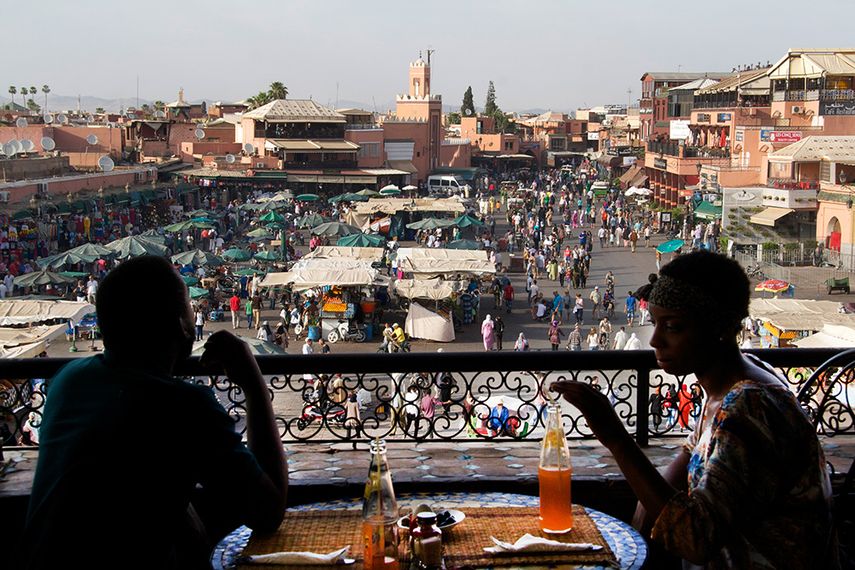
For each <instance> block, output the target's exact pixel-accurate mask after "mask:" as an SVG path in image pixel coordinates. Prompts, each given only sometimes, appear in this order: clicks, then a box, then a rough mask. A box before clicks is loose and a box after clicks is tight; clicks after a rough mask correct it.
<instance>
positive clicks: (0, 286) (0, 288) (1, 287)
mask: <svg viewBox="0 0 855 570" xmlns="http://www.w3.org/2000/svg"><path fill="white" fill-rule="evenodd" d="M7 292H8V289H6V284H5V283H3V282H2V281H0V299H5V298H6V293H7Z"/></svg>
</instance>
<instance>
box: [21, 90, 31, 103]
mask: <svg viewBox="0 0 855 570" xmlns="http://www.w3.org/2000/svg"><path fill="white" fill-rule="evenodd" d="M29 92H30V88H29V87H19V88H18V93H20V94H21V105H26V104H27V93H29Z"/></svg>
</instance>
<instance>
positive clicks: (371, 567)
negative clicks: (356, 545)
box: [362, 521, 398, 570]
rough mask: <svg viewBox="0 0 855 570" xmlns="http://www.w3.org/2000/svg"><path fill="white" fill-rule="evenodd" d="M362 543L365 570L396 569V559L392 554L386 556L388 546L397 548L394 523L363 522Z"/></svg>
mask: <svg viewBox="0 0 855 570" xmlns="http://www.w3.org/2000/svg"><path fill="white" fill-rule="evenodd" d="M362 544H363V553H362V554H363V568H364V569H365V570H398V560H397V559H396V558H393V557H392V556H386V550H387V549H388V548H397V536H396V532H395V525H394V524H392V525H384V524H383V523H382V522H378V523H373V522H369V521H365V522H363V523H362Z"/></svg>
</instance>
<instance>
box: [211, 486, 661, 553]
mask: <svg viewBox="0 0 855 570" xmlns="http://www.w3.org/2000/svg"><path fill="white" fill-rule="evenodd" d="M421 503H427V504H434V503H437V504H441V505H442V506H443V507H444V508H451V507H453V508H456V509H460V510H462V511H463V512H466V509H467V508H475V507H536V506H538V505H539V504H540V503H539V499H538V497H533V496H531V495H517V494H514V493H444V494H439V493H413V494H406V495H402V496H400V497H398V506H399V507H416V506H417V505H419V504H421ZM360 508H362V499H342V500H336V501H327V502H323V503H312V504H307V505H299V506H296V507H293V508H291V509H289V510H292V511H315V510H334V509H360ZM585 510H586V511H587V512H588V515H589V516H590V517H591V520H593V521H594V524H596V525H597V528H598V529H599V530H600V532H601V533H602V534H603V538H605V540H606V542H607V543H608V544H609V546H610V547H611V549H612V551H613V552H614V553H615V556H616V557H617V559H618V562H619V563H620V567H621V569H622V570H639V569H640V568H641V566H642V565H643V564H644V561H645V560H646V559H647V543H646V542H645V541H644V538H643V537H642V536H641V535H640V534H639V533H638V531H636V530H635V529H634V528H632V527H631V526H630V525H628V524H626V523H625V522H623V521H621V520H618V519H616V518H614V517H612V516H610V515H607V514H605V513H601V512H600V511H597V510H594V509H590V508H587V507H585ZM250 534H252V531H251V530H250V529H249V528H247V527H245V526H242V527H240V528H239V529H237V530H235V531H234V532H232V533H231V534H230V535H229V536H227V537H226V538H225V539H223V540H222V541H221V542H220V543H219V544H218V545H217V547H216V548H215V549H214V553H213V555H212V557H211V563H212V565H213V567H214V569H215V570H231V569H234V568H236V565H235V562H236V560H237V558H238V556H240V553H241V552H242V551H243V549H244V548H245V547H246V545H247V543H248V542H249V537H250ZM579 568H583V567H579ZM584 568H585V569H590V568H592V567H590V566H587V567H584Z"/></svg>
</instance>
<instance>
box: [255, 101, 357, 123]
mask: <svg viewBox="0 0 855 570" xmlns="http://www.w3.org/2000/svg"><path fill="white" fill-rule="evenodd" d="M243 117H244V118H245V119H255V120H256V121H266V122H268V123H301V122H302V123H308V122H312V123H344V122H346V119H345V116H344V115H342V114H341V113H339V112H337V111H333V110H332V109H330V108H328V107H324V106H323V105H319V104H317V103H315V102H314V101H312V100H311V99H277V100H276V101H271V102H270V103H268V104H267V105H262V106H261V107H258V108H257V109H253V110H252V111H249V112H248V113H244V115H243Z"/></svg>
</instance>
